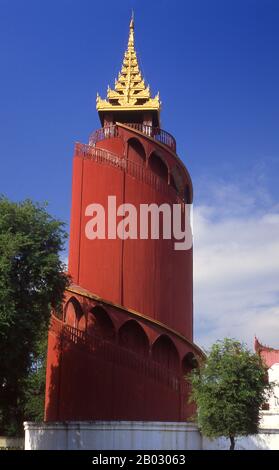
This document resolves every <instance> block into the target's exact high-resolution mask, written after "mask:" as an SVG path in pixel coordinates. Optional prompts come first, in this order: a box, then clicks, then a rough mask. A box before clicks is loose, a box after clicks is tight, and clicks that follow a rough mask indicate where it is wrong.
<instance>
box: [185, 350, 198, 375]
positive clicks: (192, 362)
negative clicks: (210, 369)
mask: <svg viewBox="0 0 279 470" xmlns="http://www.w3.org/2000/svg"><path fill="white" fill-rule="evenodd" d="M181 366H182V373H183V374H188V373H189V372H191V370H193V369H196V368H197V367H198V361H197V358H196V356H195V354H194V353H192V352H188V353H187V354H185V356H184V358H183V359H182V363H181Z"/></svg>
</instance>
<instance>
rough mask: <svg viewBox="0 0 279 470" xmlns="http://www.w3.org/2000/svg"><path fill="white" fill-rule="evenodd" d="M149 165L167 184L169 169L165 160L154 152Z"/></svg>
mask: <svg viewBox="0 0 279 470" xmlns="http://www.w3.org/2000/svg"><path fill="white" fill-rule="evenodd" d="M148 165H149V168H150V170H151V171H152V172H153V173H155V175H157V176H159V177H160V178H162V179H163V180H164V181H166V183H167V182H168V167H167V165H166V164H165V162H164V161H163V159H162V158H161V157H160V156H159V155H157V153H155V152H153V153H152V154H151V155H150V157H149V160H148Z"/></svg>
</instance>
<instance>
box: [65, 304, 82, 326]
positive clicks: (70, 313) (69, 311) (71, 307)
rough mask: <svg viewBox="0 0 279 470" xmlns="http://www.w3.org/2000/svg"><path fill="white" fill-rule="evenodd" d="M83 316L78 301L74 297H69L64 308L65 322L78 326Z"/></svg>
mask: <svg viewBox="0 0 279 470" xmlns="http://www.w3.org/2000/svg"><path fill="white" fill-rule="evenodd" d="M82 317H84V314H83V311H82V308H81V305H80V303H79V302H78V300H77V299H76V298H75V297H71V299H70V300H69V301H68V303H67V305H66V309H65V322H66V323H67V325H70V326H73V327H74V328H78V324H79V322H80V320H81V318H82Z"/></svg>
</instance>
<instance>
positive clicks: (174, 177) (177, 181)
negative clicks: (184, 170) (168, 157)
mask: <svg viewBox="0 0 279 470" xmlns="http://www.w3.org/2000/svg"><path fill="white" fill-rule="evenodd" d="M170 184H171V186H172V187H173V188H174V189H175V190H176V191H177V192H180V191H181V190H182V189H183V177H182V175H181V170H180V169H179V168H178V167H177V166H174V167H173V168H172V170H171V175H170Z"/></svg>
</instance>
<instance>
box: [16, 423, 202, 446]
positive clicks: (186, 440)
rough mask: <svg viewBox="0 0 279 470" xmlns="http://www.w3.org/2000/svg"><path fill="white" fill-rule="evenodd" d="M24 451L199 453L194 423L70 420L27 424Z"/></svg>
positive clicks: (198, 442) (198, 435) (198, 436)
mask: <svg viewBox="0 0 279 470" xmlns="http://www.w3.org/2000/svg"><path fill="white" fill-rule="evenodd" d="M24 430H25V450H198V449H201V446H202V439H201V435H200V433H199V431H198V429H197V427H196V426H195V425H194V424H192V423H167V422H146V421H88V422H87V421H77V422H75V421H71V422H65V423H62V422H58V423H31V422H25V423H24Z"/></svg>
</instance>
